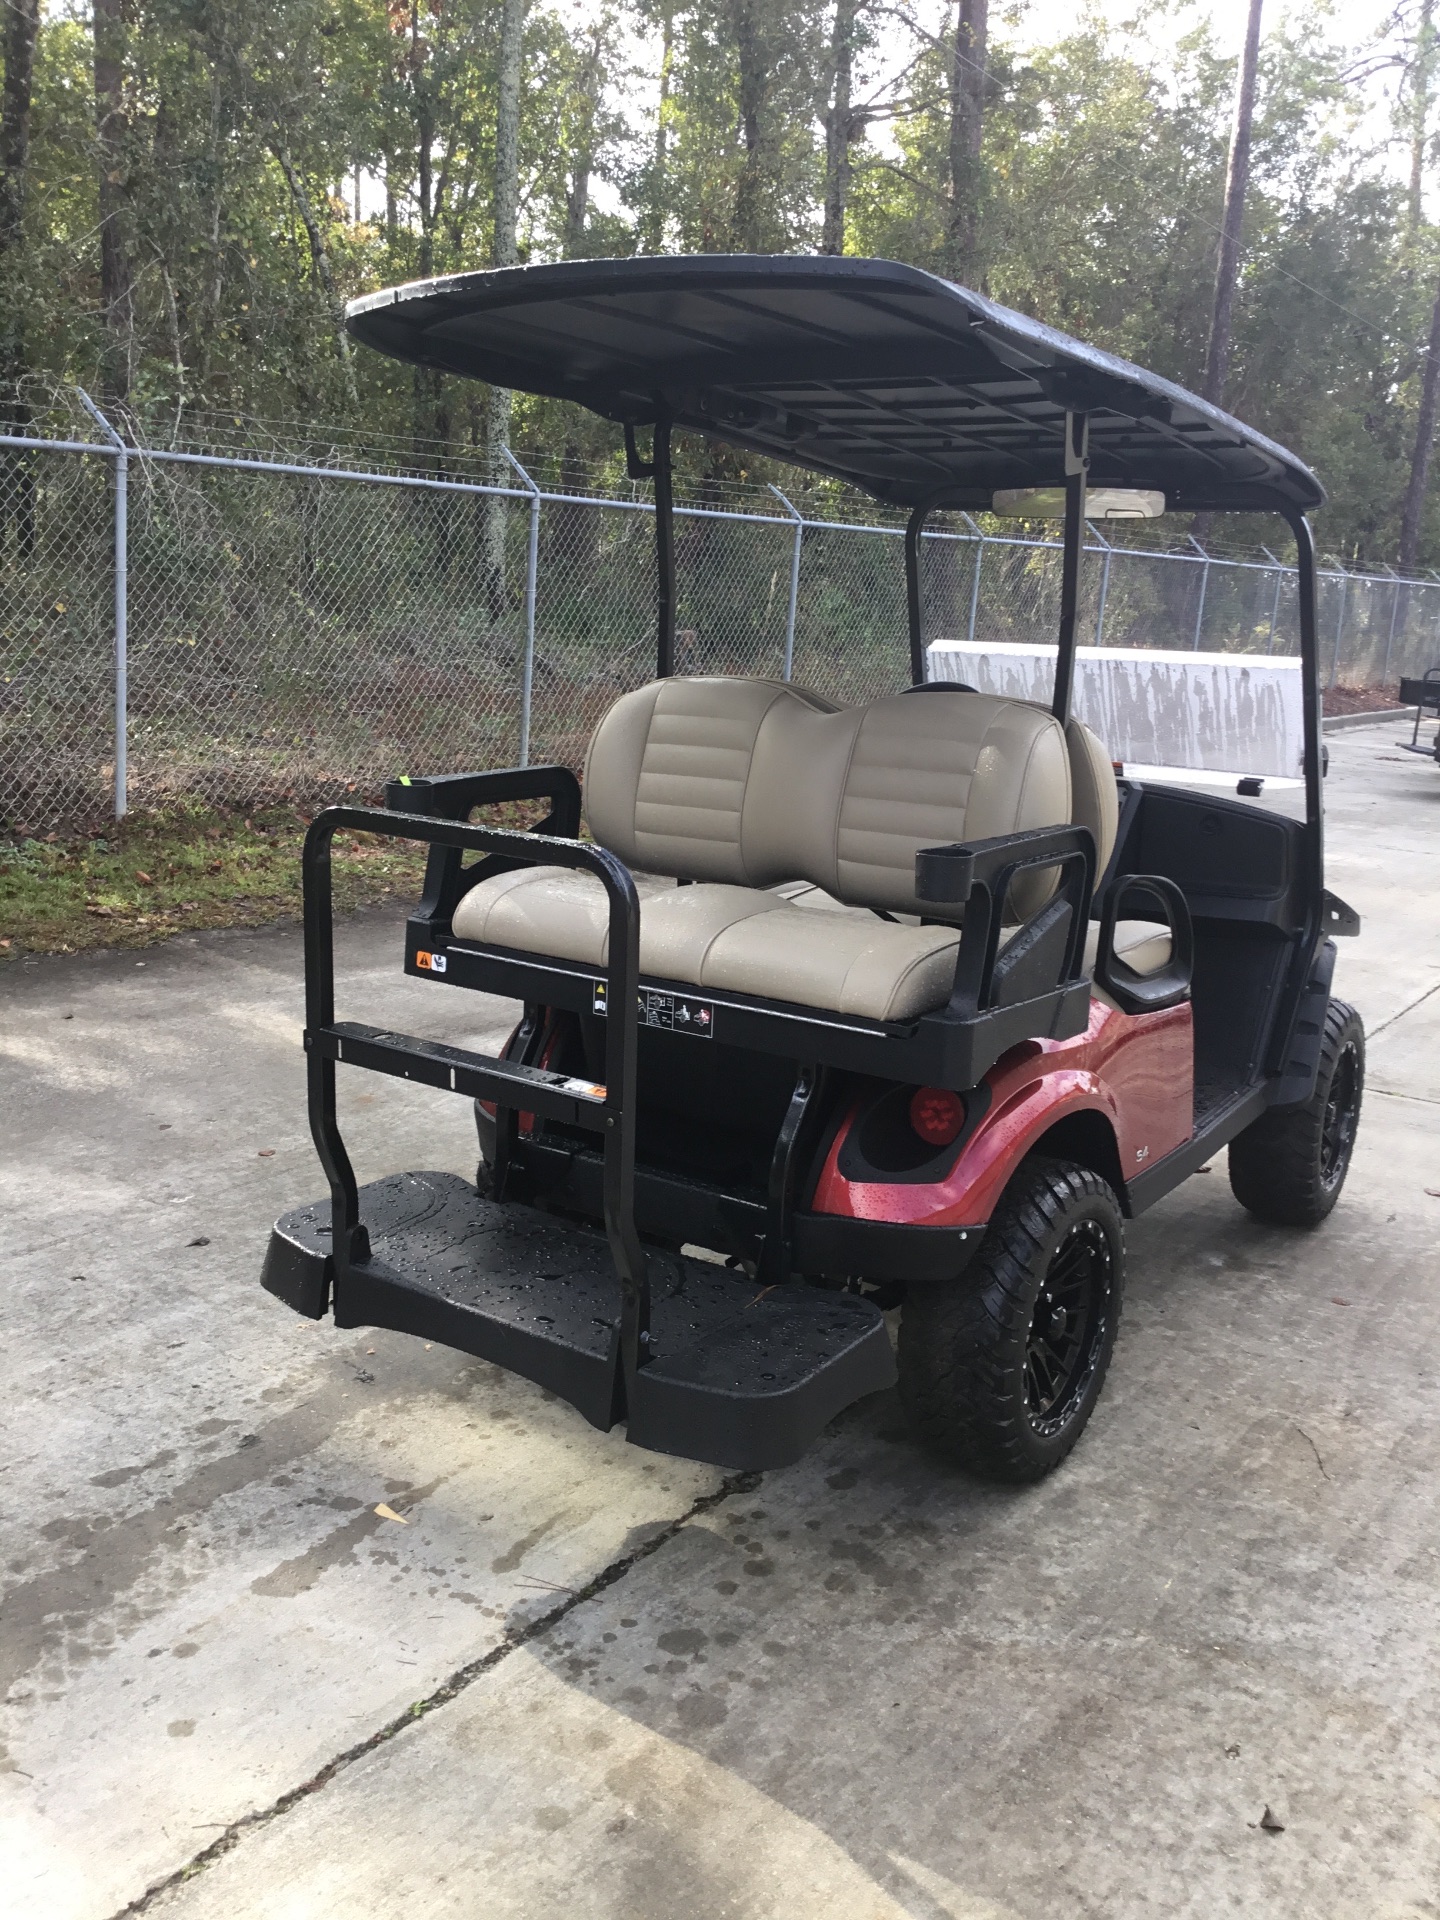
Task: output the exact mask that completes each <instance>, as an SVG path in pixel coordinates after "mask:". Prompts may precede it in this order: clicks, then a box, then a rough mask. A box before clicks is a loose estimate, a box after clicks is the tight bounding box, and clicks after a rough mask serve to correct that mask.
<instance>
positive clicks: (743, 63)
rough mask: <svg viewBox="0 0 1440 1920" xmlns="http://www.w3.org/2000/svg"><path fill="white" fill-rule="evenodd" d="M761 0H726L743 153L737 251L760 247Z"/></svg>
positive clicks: (765, 79) (765, 64)
mask: <svg viewBox="0 0 1440 1920" xmlns="http://www.w3.org/2000/svg"><path fill="white" fill-rule="evenodd" d="M765 4H766V0H732V6H731V16H732V25H733V27H734V30H735V51H736V54H737V55H738V58H739V66H740V140H741V144H742V146H743V148H744V158H743V160H742V161H741V163H740V178H739V180H738V181H737V183H736V186H735V212H734V228H735V244H736V246H737V247H738V248H739V250H740V252H742V253H761V252H763V251H764V238H763V232H764V217H765V204H766V199H767V194H766V187H767V184H768V183H767V180H766V173H767V168H766V164H765V161H766V146H767V139H766V135H767V131H768V130H767V128H766V125H765V120H766V107H767V105H768V104H769V92H770V87H769V81H770V63H769V61H768V59H767V58H766V48H765V45H764V36H763V34H762V33H761V30H760V22H759V18H758V15H759V12H760V8H761V7H762V6H763V5H765Z"/></svg>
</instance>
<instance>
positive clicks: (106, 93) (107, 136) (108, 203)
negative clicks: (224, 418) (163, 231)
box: [94, 0, 135, 404]
mask: <svg viewBox="0 0 1440 1920" xmlns="http://www.w3.org/2000/svg"><path fill="white" fill-rule="evenodd" d="M94 34H95V149H96V159H97V164H98V171H99V216H100V220H99V224H100V311H101V318H102V320H103V321H104V325H105V332H106V341H107V346H106V353H105V367H104V380H103V383H102V392H103V393H104V395H105V398H106V399H107V400H110V401H112V402H114V403H116V404H120V403H123V402H124V400H125V399H126V398H127V397H128V395H129V392H130V376H131V361H132V357H133V353H134V335H135V314H134V297H133V290H132V285H131V279H130V259H129V255H128V253H127V251H126V247H125V234H124V230H123V227H122V224H121V214H122V211H123V209H124V206H125V201H126V192H125V135H126V125H125V68H124V53H125V21H124V15H123V0H94Z"/></svg>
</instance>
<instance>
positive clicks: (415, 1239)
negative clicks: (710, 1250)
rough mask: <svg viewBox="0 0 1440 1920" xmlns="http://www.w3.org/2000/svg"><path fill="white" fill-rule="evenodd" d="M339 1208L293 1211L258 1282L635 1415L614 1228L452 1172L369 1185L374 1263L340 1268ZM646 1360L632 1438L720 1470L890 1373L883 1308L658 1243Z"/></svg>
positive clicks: (581, 1403) (601, 1423)
mask: <svg viewBox="0 0 1440 1920" xmlns="http://www.w3.org/2000/svg"><path fill="white" fill-rule="evenodd" d="M330 1218H331V1213H330V1202H329V1200H328V1199H327V1200H324V1201H318V1202H316V1203H315V1204H314V1205H313V1206H308V1207H299V1208H296V1210H295V1211H294V1212H292V1213H287V1214H284V1215H282V1217H281V1218H280V1219H279V1220H278V1221H277V1222H276V1224H275V1230H274V1232H273V1234H272V1235H271V1238H270V1250H269V1253H268V1254H267V1256H266V1260H265V1273H264V1285H265V1286H266V1287H267V1288H268V1289H269V1290H270V1292H272V1293H274V1294H276V1295H278V1296H279V1298H281V1299H282V1300H285V1301H286V1302H287V1303H288V1304H289V1305H290V1306H292V1307H294V1308H296V1310H297V1311H299V1312H301V1313H307V1314H310V1315H311V1316H312V1317H317V1318H318V1317H319V1315H320V1314H322V1313H323V1312H324V1311H325V1306H326V1303H327V1301H329V1300H330V1299H331V1298H332V1296H333V1304H334V1312H335V1324H336V1325H337V1326H339V1327H392V1328H394V1329H396V1330H397V1331H399V1332H401V1333H414V1334H419V1335H421V1336H423V1337H424V1338H425V1339H429V1340H438V1341H441V1342H443V1343H444V1344H445V1345H447V1346H451V1347H456V1348H458V1349H459V1350H460V1351H461V1352H462V1353H472V1354H475V1355H476V1356H477V1357H478V1358H480V1359H482V1360H491V1361H494V1362H496V1363H497V1364H498V1365H500V1366H502V1367H506V1368H508V1369H509V1370H510V1371H511V1372H512V1373H519V1374H523V1375H524V1376H525V1378H526V1379H529V1380H533V1381H535V1382H536V1383H537V1384H538V1385H539V1386H542V1387H545V1388H548V1389H549V1391H550V1392H552V1393H556V1394H559V1395H560V1397H561V1398H562V1399H564V1400H568V1401H569V1402H570V1404H571V1405H572V1406H574V1407H576V1408H577V1409H578V1410H579V1412H581V1413H582V1414H583V1415H584V1416H585V1418H586V1419H587V1420H588V1421H590V1423H591V1425H592V1426H596V1427H599V1428H601V1429H602V1430H604V1429H607V1428H609V1427H610V1426H612V1425H613V1424H614V1423H615V1420H616V1419H617V1418H625V1409H624V1407H623V1395H622V1393H621V1391H620V1390H619V1381H620V1378H621V1370H620V1361H619V1324H618V1322H619V1308H620V1283H619V1280H618V1278H617V1276H616V1272H615V1265H614V1262H613V1260H612V1258H611V1254H610V1248H609V1243H608V1242H607V1240H606V1238H605V1236H604V1234H603V1233H597V1232H594V1231H591V1230H588V1229H586V1228H584V1227H580V1226H572V1225H570V1224H568V1223H564V1222H560V1221H557V1220H556V1219H555V1218H554V1217H553V1216H552V1215H549V1214H545V1213H541V1212H539V1211H537V1210H536V1209H535V1208H532V1207H526V1206H521V1205H517V1204H514V1203H507V1204H505V1205H500V1204H497V1203H496V1202H495V1201H493V1200H486V1199H484V1198H482V1197H481V1195H479V1194H478V1193H477V1192H476V1190H475V1188H474V1187H473V1186H471V1185H470V1184H469V1182H468V1181H465V1180H462V1179H461V1178H460V1177H459V1176H458V1175H456V1174H453V1173H401V1174H393V1175H391V1176H390V1177H389V1178H388V1179H385V1180H377V1181H374V1182H373V1183H372V1184H371V1185H369V1186H366V1187H362V1188H361V1189H360V1219H361V1221H362V1222H363V1223H364V1225H365V1226H366V1227H367V1228H368V1230H369V1235H370V1247H371V1254H370V1258H369V1259H368V1260H366V1261H363V1262H361V1263H360V1264H358V1265H355V1266H352V1267H351V1269H350V1271H349V1274H348V1275H347V1276H346V1277H345V1278H344V1279H342V1280H341V1281H339V1283H338V1285H337V1284H336V1280H335V1273H334V1265H333V1262H332V1261H331V1259H330V1250H329V1247H330V1232H331V1227H330ZM646 1251H647V1254H648V1256H649V1265H650V1346H649V1354H650V1358H649V1360H648V1362H647V1363H646V1364H645V1365H644V1366H642V1367H641V1368H640V1369H639V1371H638V1373H637V1375H636V1380H635V1385H634V1388H633V1390H632V1395H631V1405H630V1407H629V1410H628V1428H629V1438H630V1439H631V1440H633V1441H634V1442H635V1443H636V1445H638V1446H642V1447H649V1448H652V1449H653V1450H654V1451H655V1452H657V1453H673V1454H679V1455H682V1456H684V1457H685V1458H688V1459H691V1460H705V1461H709V1462H711V1463H712V1464H714V1465H716V1466H722V1467H739V1468H747V1469H758V1468H762V1467H780V1466H788V1465H789V1464H790V1463H791V1462H792V1461H794V1460H798V1459H799V1457H800V1455H801V1454H802V1453H803V1452H804V1450H805V1448H806V1447H807V1446H808V1445H809V1444H810V1442H811V1441H812V1440H813V1439H814V1438H815V1437H816V1435H817V1434H818V1433H819V1432H820V1431H821V1429H822V1428H823V1427H824V1426H825V1425H826V1424H827V1422H828V1421H830V1420H831V1419H833V1418H834V1416H835V1415H836V1414H837V1413H838V1412H839V1411H840V1410H841V1408H842V1407H846V1406H848V1405H849V1404H850V1403H851V1401H853V1400H857V1399H859V1398H860V1397H861V1396H862V1395H863V1394H867V1393H874V1392H876V1391H878V1390H879V1389H881V1388H883V1387H889V1386H893V1385H894V1382H895V1360H894V1355H893V1353H892V1350H891V1346H890V1339H889V1335H888V1333H887V1331H886V1327H885V1323H884V1320H883V1319H882V1317H881V1315H880V1313H879V1311H878V1309H877V1308H876V1307H875V1306H873V1305H872V1304H871V1303H870V1302H869V1301H866V1300H859V1299H856V1298H854V1297H852V1296H850V1295H846V1294H836V1293H828V1292H825V1291H822V1290H820V1289H818V1288H814V1287H807V1286H800V1285H785V1286H778V1287H771V1288H758V1287H757V1285H756V1283H755V1281H754V1280H750V1279H747V1278H746V1277H745V1276H744V1275H743V1274H737V1273H734V1272H732V1271H730V1270H729V1269H727V1268H724V1267H719V1266H716V1265H714V1264H712V1263H711V1262H709V1261H704V1260H691V1259H686V1258H685V1257H684V1256H682V1255H677V1254H672V1253H666V1252H662V1251H660V1250H659V1249H656V1248H653V1247H652V1248H647V1249H646Z"/></svg>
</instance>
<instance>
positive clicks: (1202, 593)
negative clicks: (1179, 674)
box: [1185, 533, 1210, 653]
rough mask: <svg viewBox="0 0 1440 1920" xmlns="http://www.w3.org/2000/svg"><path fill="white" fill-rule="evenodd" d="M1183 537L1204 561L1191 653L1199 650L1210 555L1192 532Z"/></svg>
mask: <svg viewBox="0 0 1440 1920" xmlns="http://www.w3.org/2000/svg"><path fill="white" fill-rule="evenodd" d="M1185 538H1186V539H1187V540H1188V541H1189V542H1190V544H1191V546H1192V547H1194V549H1195V551H1196V553H1198V554H1200V555H1201V556H1202V558H1203V559H1204V562H1205V565H1204V567H1203V568H1202V570H1201V573H1200V604H1199V606H1198V607H1196V609H1195V637H1194V639H1193V640H1192V641H1191V642H1190V651H1191V652H1192V653H1198V652H1199V651H1200V627H1201V624H1202V622H1203V621H1204V619H1205V589H1206V588H1207V587H1208V586H1209V584H1210V556H1209V554H1208V553H1206V551H1205V549H1204V547H1202V546H1201V544H1200V542H1199V541H1198V540H1197V539H1196V538H1195V536H1194V534H1193V533H1187V534H1186V536H1185Z"/></svg>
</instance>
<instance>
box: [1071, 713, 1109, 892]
mask: <svg viewBox="0 0 1440 1920" xmlns="http://www.w3.org/2000/svg"><path fill="white" fill-rule="evenodd" d="M1065 744H1066V746H1067V747H1068V748H1069V750H1070V789H1071V792H1072V794H1073V795H1074V811H1073V812H1072V813H1071V816H1070V817H1071V819H1072V820H1073V821H1074V822H1075V825H1076V826H1077V827H1089V829H1090V831H1091V833H1093V834H1094V836H1095V878H1096V879H1097V880H1099V878H1100V876H1101V874H1102V873H1104V871H1105V869H1106V868H1107V867H1108V866H1109V864H1110V855H1111V854H1112V853H1113V852H1114V851H1115V835H1116V833H1117V832H1118V831H1119V827H1120V793H1119V789H1118V788H1117V787H1116V785H1115V767H1114V763H1113V762H1112V760H1111V758H1110V755H1109V754H1108V753H1107V752H1106V750H1105V748H1104V746H1103V745H1102V744H1101V741H1100V738H1099V735H1098V734H1095V733H1092V732H1091V730H1090V729H1089V727H1087V726H1086V725H1085V723H1084V721H1083V720H1069V721H1067V722H1066V724H1065Z"/></svg>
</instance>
